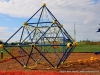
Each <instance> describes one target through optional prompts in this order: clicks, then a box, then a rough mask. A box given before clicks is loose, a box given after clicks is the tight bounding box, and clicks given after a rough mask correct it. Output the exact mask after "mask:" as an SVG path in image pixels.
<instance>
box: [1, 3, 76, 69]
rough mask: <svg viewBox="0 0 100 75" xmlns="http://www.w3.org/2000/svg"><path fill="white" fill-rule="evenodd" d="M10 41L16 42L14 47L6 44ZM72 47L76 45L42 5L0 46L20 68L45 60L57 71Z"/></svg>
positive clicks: (44, 5)
mask: <svg viewBox="0 0 100 75" xmlns="http://www.w3.org/2000/svg"><path fill="white" fill-rule="evenodd" d="M38 16H39V17H38ZM14 40H19V41H17V44H14V45H13V44H9V43H10V41H14ZM76 46H77V43H76V42H75V41H74V40H73V39H72V38H71V36H70V35H69V34H68V33H67V31H66V30H65V29H64V28H63V25H62V24H61V23H60V22H59V21H58V20H57V19H56V18H55V16H54V15H53V14H52V13H51V12H50V10H49V9H48V8H47V7H46V4H45V3H44V4H43V5H42V7H41V8H40V9H39V10H38V11H37V12H36V13H35V14H34V15H33V16H32V17H31V18H29V19H28V20H27V21H26V22H24V24H23V25H22V26H21V27H20V28H19V29H18V30H17V31H16V32H15V33H14V34H13V35H12V36H11V37H10V38H9V39H8V40H7V41H6V42H5V43H4V44H1V45H0V48H3V49H4V50H5V51H6V52H7V53H9V54H10V55H11V56H12V58H13V59H15V60H16V61H17V62H18V63H19V64H20V65H22V66H24V67H28V66H32V65H34V62H36V64H37V63H41V62H45V61H46V62H47V64H50V65H51V66H52V67H54V68H57V67H59V66H60V64H61V63H62V62H64V61H65V60H66V59H67V58H68V56H69V55H70V54H71V52H72V51H73V50H74V48H75V47H76ZM11 48H12V49H13V52H14V51H15V52H16V51H19V56H20V57H21V58H17V57H16V56H15V54H12V53H11V52H10V49H11ZM17 53H18V52H17Z"/></svg>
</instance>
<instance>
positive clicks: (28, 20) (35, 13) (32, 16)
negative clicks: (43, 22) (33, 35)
mask: <svg viewBox="0 0 100 75" xmlns="http://www.w3.org/2000/svg"><path fill="white" fill-rule="evenodd" d="M41 8H42V7H41ZM41 8H40V9H41ZM40 9H39V10H40ZM39 10H38V11H39ZM38 11H37V12H38ZM37 12H36V13H37ZM36 13H35V14H36ZM35 14H34V15H35ZM34 15H33V16H34ZM33 16H32V17H33ZM32 17H31V18H32ZM31 18H30V19H31ZM30 19H29V20H30ZM29 20H27V22H28V21H29Z"/></svg>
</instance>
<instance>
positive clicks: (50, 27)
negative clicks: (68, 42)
mask: <svg viewBox="0 0 100 75" xmlns="http://www.w3.org/2000/svg"><path fill="white" fill-rule="evenodd" d="M52 25H53V24H52ZM52 25H51V26H52ZM50 28H51V27H49V28H48V29H47V30H46V31H45V32H44V33H43V34H42V36H41V37H40V38H39V39H38V40H37V41H36V42H35V44H36V43H37V42H38V41H39V40H40V39H41V38H42V37H43V36H44V35H45V33H46V32H47V31H48V30H49V29H50Z"/></svg>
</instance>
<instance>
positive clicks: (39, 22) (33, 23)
mask: <svg viewBox="0 0 100 75" xmlns="http://www.w3.org/2000/svg"><path fill="white" fill-rule="evenodd" d="M41 23H52V22H37V23H27V24H41Z"/></svg>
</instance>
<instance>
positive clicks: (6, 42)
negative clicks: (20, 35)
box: [4, 26, 23, 45]
mask: <svg viewBox="0 0 100 75" xmlns="http://www.w3.org/2000/svg"><path fill="white" fill-rule="evenodd" d="M22 27H23V26H21V27H20V28H19V29H18V30H17V31H16V32H15V33H14V34H13V35H12V36H11V37H10V38H9V39H8V40H7V41H6V42H5V43H4V45H5V44H7V42H8V41H9V40H10V39H11V38H12V37H13V36H14V35H15V34H16V33H17V32H18V31H19V30H20V29H21V28H22Z"/></svg>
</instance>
